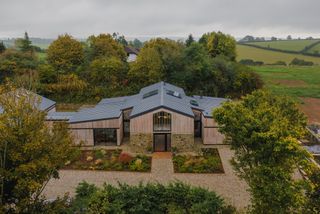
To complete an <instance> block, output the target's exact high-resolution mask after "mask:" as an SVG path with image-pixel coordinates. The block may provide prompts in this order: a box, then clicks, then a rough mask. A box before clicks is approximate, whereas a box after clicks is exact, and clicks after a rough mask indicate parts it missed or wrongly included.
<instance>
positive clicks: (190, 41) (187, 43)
mask: <svg viewBox="0 0 320 214" xmlns="http://www.w3.org/2000/svg"><path fill="white" fill-rule="evenodd" d="M193 42H194V38H193V36H192V34H189V36H188V38H187V40H186V46H187V47H189V46H190V45H191V44H192V43H193Z"/></svg>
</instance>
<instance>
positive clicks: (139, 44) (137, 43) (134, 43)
mask: <svg viewBox="0 0 320 214" xmlns="http://www.w3.org/2000/svg"><path fill="white" fill-rule="evenodd" d="M129 46H132V47H134V48H138V49H140V48H142V46H143V43H142V42H141V41H140V40H139V39H134V40H133V41H129Z"/></svg>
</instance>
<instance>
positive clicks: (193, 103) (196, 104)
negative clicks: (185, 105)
mask: <svg viewBox="0 0 320 214" xmlns="http://www.w3.org/2000/svg"><path fill="white" fill-rule="evenodd" d="M190 104H191V105H193V106H199V103H198V102H197V101H196V100H190Z"/></svg>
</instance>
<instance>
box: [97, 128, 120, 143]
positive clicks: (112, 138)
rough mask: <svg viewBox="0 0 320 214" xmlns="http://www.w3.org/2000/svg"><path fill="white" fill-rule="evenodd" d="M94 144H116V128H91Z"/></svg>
mask: <svg viewBox="0 0 320 214" xmlns="http://www.w3.org/2000/svg"><path fill="white" fill-rule="evenodd" d="M93 137H94V145H102V146H109V145H110V146H111V145H116V144H117V129H93Z"/></svg>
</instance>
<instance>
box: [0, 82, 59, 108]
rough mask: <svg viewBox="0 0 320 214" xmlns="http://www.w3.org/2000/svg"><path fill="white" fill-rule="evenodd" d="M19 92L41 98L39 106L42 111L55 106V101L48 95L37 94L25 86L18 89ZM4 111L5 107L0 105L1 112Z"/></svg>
mask: <svg viewBox="0 0 320 214" xmlns="http://www.w3.org/2000/svg"><path fill="white" fill-rule="evenodd" d="M17 92H18V93H23V94H24V95H27V96H35V98H36V99H37V100H38V99H39V100H40V103H39V106H38V107H39V109H40V110H41V111H46V110H49V109H50V108H51V107H53V106H54V105H55V104H56V102H55V101H53V100H50V99H48V98H46V97H43V96H41V95H39V94H36V93H34V92H32V91H29V90H26V89H24V88H20V89H17ZM9 93H10V92H9ZM2 112H3V108H2V107H1V106H0V113H2Z"/></svg>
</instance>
